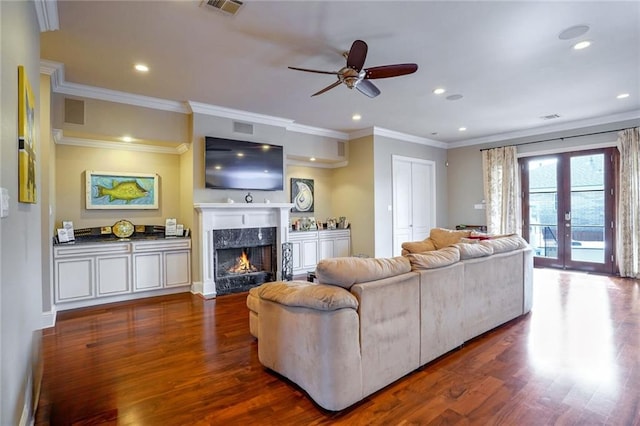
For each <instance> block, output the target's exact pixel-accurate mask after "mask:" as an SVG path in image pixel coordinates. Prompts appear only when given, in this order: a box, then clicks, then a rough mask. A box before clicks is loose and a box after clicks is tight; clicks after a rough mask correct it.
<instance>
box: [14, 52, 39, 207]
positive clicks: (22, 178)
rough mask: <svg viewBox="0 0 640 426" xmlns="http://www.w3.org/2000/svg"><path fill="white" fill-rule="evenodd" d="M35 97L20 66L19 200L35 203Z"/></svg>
mask: <svg viewBox="0 0 640 426" xmlns="http://www.w3.org/2000/svg"><path fill="white" fill-rule="evenodd" d="M35 114H36V111H35V99H34V97H33V90H32V89H31V85H30V84H29V79H28V78H27V73H26V71H25V69H24V67H23V66H22V65H20V66H18V201H20V202H21V203H35V202H36V201H37V198H36V151H35V142H36V139H35V134H36V129H35V126H36V123H35V119H36V117H35Z"/></svg>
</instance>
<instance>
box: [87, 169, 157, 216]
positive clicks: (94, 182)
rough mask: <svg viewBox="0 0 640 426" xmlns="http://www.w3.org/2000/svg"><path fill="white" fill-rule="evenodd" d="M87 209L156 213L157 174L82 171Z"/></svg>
mask: <svg viewBox="0 0 640 426" xmlns="http://www.w3.org/2000/svg"><path fill="white" fill-rule="evenodd" d="M85 177H86V193H87V206H86V207H87V209H157V208H158V195H159V193H158V180H159V176H158V175H157V174H148V173H122V172H98V171H94V170H86V171H85Z"/></svg>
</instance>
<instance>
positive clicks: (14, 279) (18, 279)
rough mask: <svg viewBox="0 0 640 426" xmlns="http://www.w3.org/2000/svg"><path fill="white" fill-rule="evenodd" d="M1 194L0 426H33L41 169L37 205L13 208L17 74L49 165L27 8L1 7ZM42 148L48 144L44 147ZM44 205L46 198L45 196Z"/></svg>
mask: <svg viewBox="0 0 640 426" xmlns="http://www.w3.org/2000/svg"><path fill="white" fill-rule="evenodd" d="M0 51H1V52H2V61H1V63H0V108H1V110H0V160H1V164H2V167H1V168H0V187H2V188H6V189H7V190H8V193H9V197H10V198H9V215H8V216H7V217H4V218H1V219H0V363H1V365H0V424H1V425H17V424H32V423H33V419H34V407H35V401H34V398H33V395H34V389H35V388H37V387H38V386H39V379H40V359H41V356H40V354H41V353H42V352H41V332H40V326H41V319H42V278H43V270H42V269H43V266H42V250H41V247H43V245H48V243H49V242H48V241H46V240H43V237H42V235H43V232H42V226H41V220H42V214H43V208H45V207H44V206H43V204H42V199H43V192H45V191H47V186H46V184H43V182H44V179H43V175H42V168H41V167H37V169H36V187H37V190H38V195H37V197H38V202H37V203H36V204H25V203H19V202H18V166H17V161H16V159H17V158H18V107H17V105H18V66H19V65H23V66H24V67H25V70H26V74H27V76H28V78H29V81H30V83H31V87H32V89H33V94H34V96H35V112H36V117H35V118H36V120H35V125H36V131H35V135H36V140H35V150H36V155H37V157H36V161H37V164H38V165H42V164H43V163H46V162H47V161H49V159H48V158H46V154H43V153H42V150H41V147H42V145H41V144H42V141H41V140H40V139H41V137H40V124H39V121H40V114H41V111H40V107H39V101H40V59H39V57H40V31H39V27H38V22H37V19H36V13H35V8H34V4H33V2H27V1H13V2H7V1H0ZM45 143H46V142H45ZM45 198H46V196H45Z"/></svg>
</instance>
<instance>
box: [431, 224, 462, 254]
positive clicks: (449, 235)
mask: <svg viewBox="0 0 640 426" xmlns="http://www.w3.org/2000/svg"><path fill="white" fill-rule="evenodd" d="M469 235H471V231H465V230H460V231H456V230H453V229H445V228H433V229H432V230H431V233H430V234H429V238H430V239H431V240H432V241H433V245H434V246H435V247H436V249H438V250H440V249H441V248H445V247H447V246H450V245H451V244H455V243H458V242H460V238H468V237H469Z"/></svg>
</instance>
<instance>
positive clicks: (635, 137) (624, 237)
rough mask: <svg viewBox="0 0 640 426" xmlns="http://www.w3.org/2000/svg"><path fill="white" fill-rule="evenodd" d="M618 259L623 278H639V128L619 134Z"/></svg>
mask: <svg viewBox="0 0 640 426" xmlns="http://www.w3.org/2000/svg"><path fill="white" fill-rule="evenodd" d="M618 149H619V150H620V176H619V177H620V179H619V180H620V183H619V184H620V187H619V189H618V211H617V213H616V216H617V220H616V221H617V224H618V225H617V236H616V256H617V263H618V268H620V276H623V277H632V278H640V127H636V128H634V129H626V130H623V131H621V132H619V133H618Z"/></svg>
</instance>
